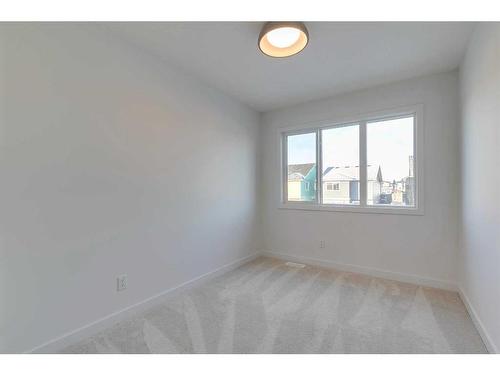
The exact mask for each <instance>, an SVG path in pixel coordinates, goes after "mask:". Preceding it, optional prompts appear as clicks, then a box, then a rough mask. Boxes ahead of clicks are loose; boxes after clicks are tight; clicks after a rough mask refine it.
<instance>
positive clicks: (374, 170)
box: [323, 165, 382, 182]
mask: <svg viewBox="0 0 500 375" xmlns="http://www.w3.org/2000/svg"><path fill="white" fill-rule="evenodd" d="M366 178H367V180H368V181H379V182H381V181H382V171H381V169H380V166H375V165H369V166H368V171H367V176H366ZM357 180H359V166H358V165H355V166H349V165H347V166H345V167H328V168H326V169H325V172H324V173H323V181H357Z"/></svg>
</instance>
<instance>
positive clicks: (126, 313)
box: [26, 252, 261, 353]
mask: <svg viewBox="0 0 500 375" xmlns="http://www.w3.org/2000/svg"><path fill="white" fill-rule="evenodd" d="M260 255H261V254H260V253H259V252H257V253H254V254H252V255H250V256H247V257H244V258H241V259H238V260H237V261H235V262H232V263H229V264H226V265H224V266H222V267H219V268H217V269H216V270H213V271H210V272H207V273H205V274H203V275H201V276H198V277H196V278H194V279H191V280H189V281H186V282H184V283H182V284H180V285H178V286H175V287H173V288H170V289H167V290H166V291H164V292H161V293H159V294H157V295H154V296H152V297H149V298H146V299H145V300H143V301H141V302H138V303H136V304H134V305H132V306H129V307H126V308H124V309H122V310H119V311H116V312H114V313H111V314H109V315H107V316H105V317H103V318H101V319H98V320H96V321H94V322H92V323H89V324H86V325H84V326H83V327H80V328H77V329H75V330H73V331H71V332H68V333H65V334H64V335H61V336H59V337H57V338H55V339H52V340H50V341H48V342H46V343H44V344H42V345H39V346H37V347H35V348H33V349H31V350H28V351H26V353H56V352H58V351H60V350H62V349H64V348H65V347H67V346H68V345H72V344H76V343H77V342H79V341H80V340H83V339H85V338H87V337H90V336H92V335H94V334H96V333H98V332H100V331H101V330H103V329H106V328H109V327H111V326H112V325H114V324H115V323H118V322H119V321H122V320H123V319H127V318H128V317H131V316H133V315H135V314H138V313H140V312H142V311H145V310H147V309H148V308H150V307H152V306H154V305H156V304H158V303H161V302H162V301H163V300H164V299H166V298H170V297H172V296H174V295H176V294H177V293H180V292H183V291H185V290H186V289H188V288H193V287H195V286H197V285H200V284H202V283H205V282H207V281H208V280H210V279H212V278H215V277H217V276H220V275H222V274H224V273H226V272H229V271H231V270H233V269H236V268H238V267H239V266H241V265H242V264H245V263H247V262H250V261H251V260H253V259H255V258H257V257H259V256H260Z"/></svg>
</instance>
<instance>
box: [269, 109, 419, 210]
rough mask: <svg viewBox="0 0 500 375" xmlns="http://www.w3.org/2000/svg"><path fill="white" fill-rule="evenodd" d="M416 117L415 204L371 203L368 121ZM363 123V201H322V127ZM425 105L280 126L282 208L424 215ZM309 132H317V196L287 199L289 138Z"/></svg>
mask: <svg viewBox="0 0 500 375" xmlns="http://www.w3.org/2000/svg"><path fill="white" fill-rule="evenodd" d="M408 116H414V123H413V159H414V160H413V162H414V174H415V206H414V207H404V206H403V207H401V206H382V205H368V204H367V191H366V190H367V183H366V172H367V170H366V164H367V132H366V126H367V123H370V122H375V121H382V120H394V119H398V118H404V117H408ZM356 124H358V125H359V165H360V187H359V194H360V202H359V204H358V205H344V204H324V203H320V202H321V201H322V200H321V198H322V194H323V189H322V185H321V179H322V176H321V173H319V171H320V170H323V169H322V168H323V166H322V155H321V152H322V145H321V141H322V140H321V130H324V129H330V128H337V127H344V126H349V125H356ZM423 126H424V125H423V105H421V104H417V105H412V106H406V107H400V108H396V109H388V110H384V111H377V112H371V113H365V114H360V115H357V116H350V117H344V118H337V119H328V120H321V121H316V122H310V123H307V124H297V125H294V126H288V127H280V128H278V129H276V130H277V137H278V141H279V147H278V149H279V157H278V160H279V163H280V167H279V168H280V171H281V173H279V185H278V186H279V188H278V190H279V195H278V197H279V201H278V202H279V204H278V208H280V209H294V210H314V211H340V212H359V213H381V214H406V215H423V214H424V196H423V190H424V188H423V187H424V173H423V165H424V160H423V158H424V152H423V142H424V128H423ZM306 133H316V170H317V171H318V173H316V185H317V187H318V188H317V189H316V195H315V199H314V200H313V201H307V202H297V201H287V197H288V191H287V185H288V184H287V182H288V181H287V180H288V161H287V156H288V155H287V154H288V149H287V137H288V136H291V135H299V134H306Z"/></svg>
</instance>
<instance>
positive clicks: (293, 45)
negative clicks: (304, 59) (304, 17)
mask: <svg viewBox="0 0 500 375" xmlns="http://www.w3.org/2000/svg"><path fill="white" fill-rule="evenodd" d="M308 41H309V33H308V32H307V29H306V26H305V25H304V24H303V23H302V22H267V23H266V24H265V25H264V26H263V27H262V31H261V32H260V35H259V48H260V50H261V51H262V53H264V54H266V55H268V56H271V57H288V56H292V55H295V54H297V53H299V52H300V51H302V50H303V49H304V48H305V47H306V45H307V42H308Z"/></svg>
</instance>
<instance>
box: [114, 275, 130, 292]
mask: <svg viewBox="0 0 500 375" xmlns="http://www.w3.org/2000/svg"><path fill="white" fill-rule="evenodd" d="M125 289H127V275H120V276H118V277H117V278H116V291H117V292H121V291H122V290H125Z"/></svg>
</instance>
